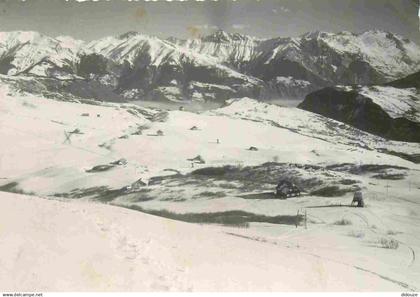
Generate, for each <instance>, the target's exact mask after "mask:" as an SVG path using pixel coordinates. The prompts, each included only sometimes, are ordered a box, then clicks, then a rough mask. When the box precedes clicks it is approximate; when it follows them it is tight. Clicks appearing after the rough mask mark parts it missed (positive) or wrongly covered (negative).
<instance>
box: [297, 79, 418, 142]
mask: <svg viewBox="0 0 420 297" xmlns="http://www.w3.org/2000/svg"><path fill="white" fill-rule="evenodd" d="M381 91H382V92H385V91H383V90H381V89H378V90H370V93H369V92H366V90H365V89H363V88H353V89H352V88H334V87H328V88H324V89H322V90H318V91H315V92H313V93H311V94H309V95H308V96H306V98H305V100H304V101H303V102H302V103H301V104H299V106H298V108H301V109H304V110H307V111H311V112H314V113H317V114H320V115H323V116H325V117H328V118H331V119H334V120H337V121H340V122H343V123H346V124H349V125H352V126H353V127H356V128H358V129H360V130H363V131H366V132H369V133H372V134H375V135H378V136H381V137H384V138H387V139H391V140H397V141H407V142H420V122H419V121H418V117H417V116H415V117H413V116H412V115H411V116H409V115H408V114H407V113H408V112H413V109H415V113H418V112H419V110H420V109H419V108H418V107H419V106H418V105H416V103H415V102H416V100H414V99H410V98H409V97H407V98H406V100H401V101H396V98H394V97H389V101H392V100H394V102H392V103H394V104H399V103H401V104H404V103H405V101H407V100H412V101H413V102H412V103H413V105H410V109H409V110H407V111H406V112H407V113H406V112H404V111H402V110H403V108H404V107H405V105H403V106H401V109H400V110H401V112H400V113H395V111H396V110H398V107H394V108H395V109H394V110H390V109H389V108H388V106H387V105H386V104H387V103H389V102H385V103H383V102H381V101H380V100H378V98H381V97H375V96H380V95H383V93H381ZM386 91H387V92H389V91H390V90H389V89H386ZM393 91H394V92H395V91H398V89H397V90H393ZM385 94H386V93H385ZM404 94H405V93H404ZM416 108H417V109H416ZM393 112H394V113H393Z"/></svg>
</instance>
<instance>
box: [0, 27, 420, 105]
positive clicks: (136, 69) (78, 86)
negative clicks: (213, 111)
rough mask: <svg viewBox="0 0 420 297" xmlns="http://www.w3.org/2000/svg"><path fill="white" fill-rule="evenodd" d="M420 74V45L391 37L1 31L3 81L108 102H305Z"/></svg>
mask: <svg viewBox="0 0 420 297" xmlns="http://www.w3.org/2000/svg"><path fill="white" fill-rule="evenodd" d="M419 70H420V47H419V46H418V45H416V44H415V43H413V42H411V41H409V40H408V39H404V38H403V37H401V36H399V35H395V34H392V33H388V32H382V31H368V32H365V33H362V34H353V33H349V32H341V33H325V32H312V33H307V34H303V35H301V36H299V37H288V38H283V37H281V38H280V37H279V38H273V39H258V38H254V37H250V36H246V35H241V34H237V33H235V34H231V33H227V32H224V31H217V32H215V33H213V34H211V35H208V36H205V37H202V38H198V39H189V40H182V39H177V38H168V39H160V38H158V37H154V36H147V35H142V34H139V33H136V32H128V33H126V34H123V35H120V36H114V37H106V38H102V39H99V40H94V41H91V42H83V41H80V40H75V39H73V38H71V37H66V36H60V37H57V38H51V37H48V36H45V35H42V34H39V33H37V32H20V31H19V32H3V33H0V74H2V75H5V76H8V77H14V78H16V79H18V78H22V80H25V81H27V79H28V78H32V79H33V80H35V81H36V84H37V86H38V89H45V90H49V91H51V90H52V91H59V92H62V93H69V94H73V95H76V96H79V97H84V98H95V99H100V100H113V101H119V100H138V99H147V100H170V101H182V100H198V101H204V100H211V101H219V102H223V101H225V100H227V99H229V98H232V97H244V96H248V97H252V98H256V99H261V100H265V99H278V98H288V99H291V98H292V99H293V98H296V99H302V98H304V97H305V95H307V94H309V93H310V92H312V91H315V90H318V89H321V88H323V87H328V86H333V85H337V84H339V85H354V84H360V85H371V84H383V83H386V82H389V81H393V80H397V79H400V78H402V77H405V76H407V75H408V74H411V73H414V72H416V71H419ZM23 78H24V79H23ZM26 86H27V85H26Z"/></svg>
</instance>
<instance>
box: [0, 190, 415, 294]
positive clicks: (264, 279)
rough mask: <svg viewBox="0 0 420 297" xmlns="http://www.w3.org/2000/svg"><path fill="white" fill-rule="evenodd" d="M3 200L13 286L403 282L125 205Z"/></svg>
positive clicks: (376, 286) (335, 286) (289, 287)
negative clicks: (123, 207) (124, 206)
mask: <svg viewBox="0 0 420 297" xmlns="http://www.w3.org/2000/svg"><path fill="white" fill-rule="evenodd" d="M0 207H1V209H2V216H0V226H1V229H0V241H1V242H2V244H1V245H0V263H1V264H2V265H0V276H1V277H0V286H1V288H2V290H4V291H43V292H48V291H54V292H56V291H72V292H74V291H114V292H115V291H401V290H402V288H404V287H401V285H400V284H399V283H398V281H394V280H393V279H392V278H385V277H382V278H381V274H379V276H378V275H375V273H371V271H363V269H360V268H358V267H353V266H352V265H347V264H346V263H340V262H338V261H334V260H330V259H328V257H316V256H313V255H311V254H310V253H302V252H301V251H300V250H299V249H292V248H287V247H283V246H280V245H274V244H267V243H263V242H258V241H255V240H249V239H247V238H244V236H242V238H241V236H232V235H229V234H226V233H224V232H221V231H218V230H215V229H213V228H211V227H206V226H198V225H192V224H187V223H182V222H176V221H173V220H167V219H163V218H158V217H153V216H150V215H146V214H142V213H139V212H135V211H131V210H126V209H121V208H117V207H111V206H106V205H98V204H90V203H80V202H71V203H65V202H59V201H48V200H44V199H41V198H38V197H28V196H22V195H15V194H7V193H4V192H0ZM381 273H387V274H394V273H392V272H388V271H384V272H381ZM404 289H405V290H407V289H411V287H408V288H407V287H405V288H404Z"/></svg>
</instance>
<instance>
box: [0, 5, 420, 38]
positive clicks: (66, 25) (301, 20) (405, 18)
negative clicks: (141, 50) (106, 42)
mask: <svg viewBox="0 0 420 297" xmlns="http://www.w3.org/2000/svg"><path fill="white" fill-rule="evenodd" d="M217 28H221V29H224V30H226V31H230V32H240V33H245V34H249V35H254V36H258V37H273V36H295V35H299V34H301V33H304V32H307V31H315V30H321V31H330V32H337V31H343V30H346V31H353V32H361V31H366V30H370V29H380V30H386V31H391V32H395V33H399V34H401V35H403V36H406V37H409V38H411V39H412V40H414V41H416V42H419V41H420V34H419V19H418V0H260V1H258V0H237V1H231V0H226V1H223V0H221V1H217V2H214V1H210V0H207V1H192V0H190V1H185V2H179V1H176V0H173V1H172V2H167V1H163V0H162V1H157V2H152V1H148V2H144V1H142V0H139V1H123V0H113V1H105V0H102V1H96V2H91V1H86V2H76V1H75V0H69V1H65V0H26V1H25V2H21V1H18V0H0V31H13V30H34V31H39V32H41V33H44V34H47V35H50V36H53V37H55V36H58V35H71V36H73V37H76V38H79V39H84V40H92V39H95V38H99V37H103V36H107V35H117V34H121V33H124V32H127V31H139V32H142V33H146V34H152V35H158V36H161V37H168V36H177V37H183V38H185V37H191V36H197V35H200V34H207V33H209V32H210V31H212V30H215V29H217Z"/></svg>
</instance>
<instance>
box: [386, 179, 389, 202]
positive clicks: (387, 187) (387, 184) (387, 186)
mask: <svg viewBox="0 0 420 297" xmlns="http://www.w3.org/2000/svg"><path fill="white" fill-rule="evenodd" d="M388 192H389V182H388V181H386V198H388Z"/></svg>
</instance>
